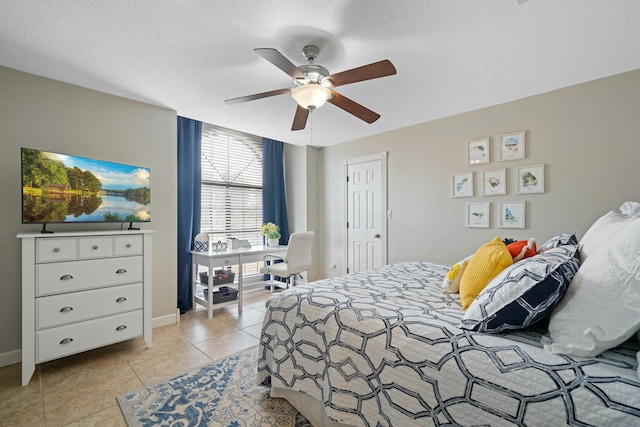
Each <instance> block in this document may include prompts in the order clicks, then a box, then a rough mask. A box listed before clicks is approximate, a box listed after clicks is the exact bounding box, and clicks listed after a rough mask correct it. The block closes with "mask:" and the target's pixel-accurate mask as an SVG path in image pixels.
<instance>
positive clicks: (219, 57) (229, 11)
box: [0, 0, 640, 146]
mask: <svg viewBox="0 0 640 427" xmlns="http://www.w3.org/2000/svg"><path fill="white" fill-rule="evenodd" d="M306 44H316V45H318V46H319V47H320V48H321V52H320V56H319V58H318V60H317V63H318V64H321V65H323V66H325V67H326V68H328V69H329V71H330V72H331V73H336V72H339V71H344V70H347V69H351V68H354V67H358V66H361V65H364V64H368V63H371V62H375V61H378V60H381V59H389V60H391V61H392V62H393V64H394V65H395V67H396V69H397V71H398V74H397V75H395V76H390V77H384V78H381V79H377V80H370V81H366V82H360V83H355V84H351V85H345V86H341V87H339V88H337V90H338V92H340V93H341V94H343V95H345V96H347V97H349V98H351V99H353V100H354V101H356V102H358V103H361V104H363V105H364V106H366V107H368V108H370V109H372V110H374V111H375V112H377V113H379V114H380V115H381V116H382V117H381V118H380V119H379V120H378V121H377V122H375V123H373V124H366V123H364V122H362V121H360V120H359V119H356V118H355V117H353V116H351V115H350V114H347V113H346V112H344V111H342V110H340V109H339V108H337V107H335V106H333V105H330V104H327V105H326V106H324V107H322V108H320V109H318V110H317V111H315V112H314V113H313V114H312V118H311V120H312V122H311V123H308V124H307V128H306V129H305V130H303V131H297V132H292V131H291V130H290V129H291V123H292V120H293V115H294V112H295V107H296V105H295V102H294V101H293V99H292V98H291V97H290V96H289V95H288V94H284V95H279V96H276V97H271V98H265V99H261V100H257V101H252V102H248V103H243V104H237V105H227V104H225V103H224V100H225V99H228V98H234V97H238V96H243V95H249V94H253V93H258V92H266V91H269V90H274V89H281V88H287V87H291V86H292V82H291V79H290V78H289V77H288V76H287V75H286V74H284V73H283V72H282V71H280V70H279V69H278V68H276V67H275V66H273V65H272V64H270V63H269V62H267V61H266V60H265V59H263V58H262V57H260V56H258V55H257V54H256V53H255V52H253V49H254V48H257V47H272V48H276V49H278V50H279V51H280V52H282V53H283V54H284V55H285V56H286V57H287V58H289V59H290V60H291V61H292V62H293V63H295V64H296V65H301V64H303V63H304V58H303V56H302V53H301V49H302V47H303V46H304V45H306ZM0 65H3V66H6V67H9V68H14V69H17V70H22V71H26V72H29V73H33V74H37V75H41V76H45V77H49V78H52V79H56V80H60V81H64V82H68V83H72V84H76V85H79V86H83V87H87V88H91V89H95V90H99V91H102V92H106V93H110V94H114V95H119V96H123V97H126V98H131V99H135V100H139V101H143V102H148V103H151V104H155V105H160V106H164V107H167V108H170V109H173V110H176V111H177V112H178V114H179V115H182V116H186V117H190V118H194V119H198V120H202V121H204V122H208V123H212V124H216V125H219V126H224V127H228V128H231V129H236V130H241V131H245V132H248V133H251V134H255V135H259V136H266V137H269V138H273V139H277V140H281V141H285V142H289V143H294V144H300V145H304V144H310V143H311V144H313V145H316V146H326V145H332V144H336V143H340V142H344V141H349V140H353V139H357V138H361V137H365V136H367V135H372V134H377V133H381V132H386V131H390V130H394V129H398V128H401V127H405V126H409V125H413V124H417V123H422V122H425V121H429V120H434V119H437V118H441V117H446V116H450V115H453V114H458V113H462V112H465V111H470V110H475V109H478V108H482V107H486V106H490V105H495V104H499V103H503V102H507V101H511V100H514V99H519V98H522V97H526V96H530V95H534V94H538V93H543V92H547V91H550V90H554V89H558V88H562V87H566V86H570V85H573V84H577V83H582V82H585V81H589V80H594V79H598V78H602V77H606V76H610V75H613V74H618V73H621V72H625V71H630V70H634V69H639V68H640V1H637V0H615V1H613V0H562V1H558V0H528V1H527V0H483V1H477V0H455V1H453V0H450V1H444V0H413V1H403V2H392V1H388V0H369V1H349V0H324V1H322V2H308V1H305V2H301V1H283V0H281V1H264V0H260V1H257V0H250V1H220V0H218V1H212V0H190V1H187V0H183V1H177V0H136V1H130V0H109V1H107V0H83V1H81V2H78V1H77V0H0Z"/></svg>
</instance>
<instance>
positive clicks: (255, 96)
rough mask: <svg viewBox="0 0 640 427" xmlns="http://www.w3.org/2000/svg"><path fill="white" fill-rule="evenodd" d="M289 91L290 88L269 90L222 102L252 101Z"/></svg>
mask: <svg viewBox="0 0 640 427" xmlns="http://www.w3.org/2000/svg"><path fill="white" fill-rule="evenodd" d="M289 92H291V89H290V88H289V89H277V90H270V91H269V92H262V93H256V94H253V95H247V96H241V97H238V98H231V99H226V100H225V101H224V102H226V103H227V104H239V103H240V102H247V101H253V100H255V99H262V98H268V97H270V96H275V95H282V94H284V93H289Z"/></svg>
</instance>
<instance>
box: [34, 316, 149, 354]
mask: <svg viewBox="0 0 640 427" xmlns="http://www.w3.org/2000/svg"><path fill="white" fill-rule="evenodd" d="M142 324H143V319H142V310H137V311H132V312H129V313H123V314H117V315H115V316H109V317H103V318H100V319H94V320H87V321H84V322H80V323H74V324H72V325H66V326H59V327H57V328H51V329H45V330H44V331H38V332H37V333H36V359H37V360H36V363H40V362H46V361H47V360H51V359H57V358H58V357H63V356H68V355H70V354H74V353H78V352H81V351H85V350H90V349H92V348H96V347H101V346H104V345H108V344H113V343H115V342H119V341H124V340H128V339H130V338H134V337H137V336H140V335H142Z"/></svg>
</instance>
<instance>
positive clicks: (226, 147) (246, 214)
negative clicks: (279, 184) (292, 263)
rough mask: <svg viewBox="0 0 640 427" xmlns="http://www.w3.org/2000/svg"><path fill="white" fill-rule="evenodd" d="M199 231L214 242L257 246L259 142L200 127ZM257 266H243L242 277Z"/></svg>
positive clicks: (258, 223)
mask: <svg viewBox="0 0 640 427" xmlns="http://www.w3.org/2000/svg"><path fill="white" fill-rule="evenodd" d="M201 165H202V210H201V213H200V221H201V225H200V231H201V232H202V233H209V234H212V238H213V240H214V241H216V242H217V241H218V240H221V241H223V242H226V241H228V239H230V238H232V237H235V238H237V239H246V240H248V241H249V242H250V243H251V245H261V244H262V235H261V234H260V226H261V225H262V138H259V137H257V136H253V135H247V134H242V133H240V132H234V131H231V130H228V129H224V128H219V127H217V126H213V125H210V124H206V123H203V124H202V163H201ZM258 270H259V265H258V264H257V263H256V265H255V266H253V265H245V269H244V272H245V273H253V272H258Z"/></svg>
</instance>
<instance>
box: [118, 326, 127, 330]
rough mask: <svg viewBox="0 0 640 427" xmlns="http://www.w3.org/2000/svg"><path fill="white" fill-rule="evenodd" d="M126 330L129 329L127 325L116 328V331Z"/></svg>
mask: <svg viewBox="0 0 640 427" xmlns="http://www.w3.org/2000/svg"><path fill="white" fill-rule="evenodd" d="M125 329H127V325H120V326H118V327H117V328H116V331H124V330H125Z"/></svg>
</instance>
